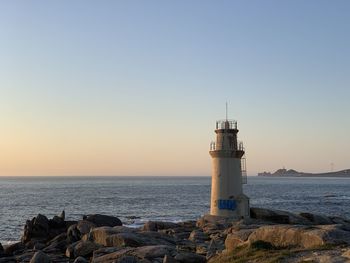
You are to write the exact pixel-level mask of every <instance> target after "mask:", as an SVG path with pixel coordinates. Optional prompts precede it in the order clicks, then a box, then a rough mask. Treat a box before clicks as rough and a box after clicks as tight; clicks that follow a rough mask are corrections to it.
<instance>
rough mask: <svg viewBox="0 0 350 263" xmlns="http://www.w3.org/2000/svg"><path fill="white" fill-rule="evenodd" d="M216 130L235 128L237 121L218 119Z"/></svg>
mask: <svg viewBox="0 0 350 263" xmlns="http://www.w3.org/2000/svg"><path fill="white" fill-rule="evenodd" d="M216 129H217V130H227V129H228V130H237V121H234V120H219V121H216Z"/></svg>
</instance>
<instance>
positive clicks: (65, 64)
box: [0, 0, 350, 176]
mask: <svg viewBox="0 0 350 263" xmlns="http://www.w3.org/2000/svg"><path fill="white" fill-rule="evenodd" d="M349 14H350V1H347V0H344V1H341V0H336V1H322V0H309V1H304V0H289V1H280V0H275V1H268V0H266V1H260V0H256V1H243V0H242V1H203V0H197V1H195V0H192V1H191V0H190V1H189V0H179V1H160V0H159V1H153V0H151V1H133V0H130V1H129V0H128V1H107V0H105V1H86V0H84V1H78V0H77V1H68V0H61V1H25V0H23V1H16V0H8V1H6V0H4V1H1V2H0V124H1V126H0V175H4V176H5V175H209V174H210V157H209V154H208V150H209V143H210V141H211V140H213V139H214V135H215V134H214V125H215V121H216V120H217V119H222V118H224V117H225V102H226V101H227V102H228V103H229V118H232V119H236V120H238V125H239V129H240V133H239V138H240V139H241V140H243V141H244V143H245V147H246V156H247V168H248V174H249V175H254V174H256V173H257V172H259V171H272V170H275V169H278V168H281V167H283V166H285V167H286V168H294V169H296V170H302V171H308V172H325V171H329V170H330V164H331V163H334V169H335V170H340V169H345V168H350V120H349V114H350V16H349Z"/></svg>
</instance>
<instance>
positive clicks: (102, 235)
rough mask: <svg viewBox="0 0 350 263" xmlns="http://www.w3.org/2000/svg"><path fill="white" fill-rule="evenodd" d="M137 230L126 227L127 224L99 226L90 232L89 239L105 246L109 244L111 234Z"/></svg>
mask: <svg viewBox="0 0 350 263" xmlns="http://www.w3.org/2000/svg"><path fill="white" fill-rule="evenodd" d="M135 231H136V230H135V229H133V228H129V227H125V226H115V227H107V226H105V227H97V228H94V229H92V230H91V231H90V232H89V234H88V236H87V239H88V240H91V241H94V242H95V243H97V244H101V245H103V246H109V244H110V237H111V236H113V235H117V234H120V233H133V232H135ZM84 238H85V237H84Z"/></svg>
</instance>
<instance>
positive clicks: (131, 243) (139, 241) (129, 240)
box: [107, 232, 175, 247]
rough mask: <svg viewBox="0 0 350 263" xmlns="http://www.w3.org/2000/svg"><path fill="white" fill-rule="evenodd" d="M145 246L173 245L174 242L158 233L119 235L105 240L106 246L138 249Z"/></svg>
mask: <svg viewBox="0 0 350 263" xmlns="http://www.w3.org/2000/svg"><path fill="white" fill-rule="evenodd" d="M147 245H169V246H171V245H175V241H174V240H173V239H172V238H170V237H169V236H167V235H164V234H161V233H158V232H142V233H119V234H116V235H111V236H109V237H108V238H107V246H116V247H140V246H147Z"/></svg>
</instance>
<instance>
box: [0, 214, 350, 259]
mask: <svg viewBox="0 0 350 263" xmlns="http://www.w3.org/2000/svg"><path fill="white" fill-rule="evenodd" d="M250 213H251V218H249V219H244V220H243V219H242V220H240V221H232V220H230V219H227V218H222V217H216V216H210V215H206V216H203V217H202V218H200V219H198V220H197V221H185V222H180V223H173V222H160V221H150V222H147V223H145V224H144V226H142V227H139V228H131V227H127V226H125V225H123V223H122V222H121V221H120V220H119V218H117V217H114V216H108V215H100V214H93V215H87V216H84V217H83V218H82V219H81V220H78V221H69V220H66V219H65V213H61V214H60V215H58V216H54V217H53V218H52V219H49V218H47V217H46V216H44V215H41V214H38V215H37V216H36V217H34V218H33V219H31V220H28V221H27V222H26V224H25V226H24V231H23V235H22V238H21V240H20V241H19V242H17V243H14V244H11V245H4V246H2V245H1V244H0V263H3V262H6V263H12V262H13V263H15V262H16V263H28V262H29V263H51V262H57V263H65V262H67V263H87V262H91V263H202V262H203V263H204V262H208V263H229V262H230V263H235V262H236V263H238V262H261V263H263V262H266V263H267V262H270V263H271V262H288V263H293V262H327V263H332V262H333V263H335V262H338V263H341V262H349V261H350V221H349V220H347V219H345V218H340V217H336V216H324V215H318V214H311V213H299V214H293V213H290V212H285V211H279V210H269V209H263V208H251V210H250Z"/></svg>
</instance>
